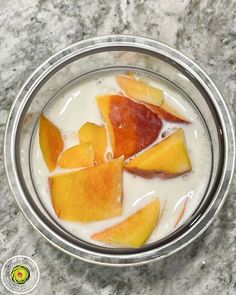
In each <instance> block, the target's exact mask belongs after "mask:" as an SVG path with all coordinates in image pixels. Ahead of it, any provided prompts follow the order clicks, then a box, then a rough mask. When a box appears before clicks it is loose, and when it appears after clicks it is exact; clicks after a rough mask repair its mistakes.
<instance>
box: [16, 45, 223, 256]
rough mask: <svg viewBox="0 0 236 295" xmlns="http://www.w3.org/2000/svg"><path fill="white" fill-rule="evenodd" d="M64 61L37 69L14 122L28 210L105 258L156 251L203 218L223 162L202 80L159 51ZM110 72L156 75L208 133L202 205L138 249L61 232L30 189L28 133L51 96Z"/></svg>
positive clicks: (106, 52)
mask: <svg viewBox="0 0 236 295" xmlns="http://www.w3.org/2000/svg"><path fill="white" fill-rule="evenodd" d="M63 59H64V60H62V61H61V62H60V63H58V65H57V64H56V62H55V63H54V62H53V60H52V61H51V63H52V64H53V65H54V67H53V69H50V70H49V68H48V69H42V73H43V77H42V76H41V80H40V82H38V81H33V82H32V83H35V85H36V86H35V87H34V89H32V91H30V92H28V93H27V94H26V99H25V102H23V103H22V107H21V113H20V116H19V118H18V126H17V131H16V141H15V142H16V143H15V160H16V167H17V174H18V177H19V180H20V183H21V187H22V190H23V191H24V195H25V198H26V199H27V202H28V203H29V204H30V206H31V208H33V210H34V213H35V215H36V216H37V217H38V218H39V219H40V220H41V222H43V223H44V224H46V225H47V226H48V227H49V228H50V229H51V230H52V232H54V233H56V234H57V235H58V236H59V237H61V238H62V239H64V240H66V241H68V242H70V243H71V244H73V245H75V246H78V247H80V248H81V247H82V248H85V249H88V250H90V251H94V252H96V253H106V254H109V253H111V254H132V253H136V252H139V253H140V252H145V251H148V250H151V249H157V248H158V247H161V246H162V245H165V244H167V243H171V242H172V241H173V240H175V239H177V238H178V237H179V236H183V235H184V234H185V233H186V232H187V231H188V229H189V228H190V227H192V226H193V225H194V223H195V222H196V221H197V220H198V219H199V218H200V216H201V215H202V214H204V212H205V210H206V209H207V208H208V206H209V204H210V203H211V201H212V198H213V197H214V195H215V193H216V191H217V188H218V184H219V180H220V178H221V171H222V167H223V159H224V138H223V131H222V130H223V128H222V125H221V119H220V118H219V114H218V111H217V109H216V107H215V105H214V103H213V102H212V99H211V97H210V94H209V93H208V92H207V91H206V90H205V88H204V86H203V84H202V83H201V81H199V80H197V79H196V78H195V77H194V76H193V75H192V74H191V72H190V71H189V69H188V68H186V66H183V65H181V63H178V62H176V61H175V60H174V59H171V58H168V57H167V56H165V55H164V54H161V53H160V52H153V51H151V50H149V49H143V48H138V47H135V46H133V47H132V46H129V47H126V46H117V47H116V46H114V45H113V46H111V47H109V46H108V47H105V48H97V49H93V50H89V51H87V52H82V53H81V52H80V53H78V54H76V52H75V53H73V54H72V55H70V54H68V55H67V54H66V53H65V52H64V56H63ZM109 69H119V70H120V69H131V70H132V69H133V70H135V71H146V72H147V73H149V74H153V75H158V76H159V77H161V78H162V79H165V80H166V81H168V83H171V84H172V85H173V87H177V88H178V89H179V90H180V91H182V92H183V93H184V94H185V96H186V98H187V99H189V100H190V101H191V103H192V104H194V106H195V107H196V109H197V110H198V112H199V114H200V115H201V117H202V119H203V121H204V123H205V127H206V129H207V131H208V134H209V139H210V142H211V149H212V173H211V177H210V180H209V185H208V188H207V191H206V194H205V196H204V198H203V199H202V202H201V203H200V204H199V206H198V208H197V209H196V211H195V212H194V213H193V215H192V216H191V218H190V219H189V220H188V221H187V222H186V223H185V224H183V225H182V226H181V227H180V228H178V229H177V230H176V231H175V232H173V233H172V234H170V235H169V236H167V237H166V238H163V239H162V240H159V241H157V242H154V243H152V244H148V245H145V246H143V247H142V248H140V249H138V250H137V249H128V248H127V249H126V248H106V247H101V246H97V245H93V244H90V243H88V242H85V241H83V240H81V239H79V238H77V237H75V236H73V235H72V234H70V233H69V232H67V231H66V230H65V229H63V228H62V227H61V226H60V225H59V224H58V223H57V221H56V220H55V219H53V218H52V216H51V215H50V214H49V213H48V212H47V210H46V208H45V207H44V205H43V203H42V202H41V200H40V197H39V195H38V194H37V191H36V189H35V185H34V181H33V177H32V171H31V168H30V167H31V165H30V155H31V144H32V134H33V132H34V128H35V126H36V125H37V122H38V119H39V116H40V114H41V112H42V110H43V109H44V108H45V107H46V105H47V104H48V103H49V102H50V101H51V100H52V99H53V98H54V97H55V95H56V94H57V93H58V91H61V89H62V88H64V87H67V86H68V85H70V83H74V82H75V81H76V80H77V79H79V78H81V77H82V76H86V75H89V74H91V73H94V72H97V71H104V70H109Z"/></svg>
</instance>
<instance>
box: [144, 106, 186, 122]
mask: <svg viewBox="0 0 236 295" xmlns="http://www.w3.org/2000/svg"><path fill="white" fill-rule="evenodd" d="M145 105H146V106H147V107H148V108H149V109H150V110H152V111H153V112H154V113H156V114H157V115H158V116H159V117H160V118H162V119H163V120H166V121H168V122H173V123H183V124H190V123H191V122H190V121H189V120H188V119H187V118H185V117H184V116H183V115H182V114H180V113H179V112H178V111H177V110H176V109H175V108H174V107H172V106H171V105H169V104H168V103H167V102H163V104H162V105H161V106H154V105H151V104H145Z"/></svg>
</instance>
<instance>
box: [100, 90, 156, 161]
mask: <svg viewBox="0 0 236 295" xmlns="http://www.w3.org/2000/svg"><path fill="white" fill-rule="evenodd" d="M97 102H98V106H99V109H100V111H101V113H102V116H103V118H104V119H105V121H106V122H107V126H108V130H109V133H110V138H111V144H112V149H113V154H114V157H115V158H116V157H119V156H121V155H124V157H125V159H127V158H129V157H130V156H132V155H134V154H136V153H137V152H139V151H141V150H142V149H144V148H145V147H147V146H148V145H150V144H151V143H152V142H153V141H155V140H156V138H157V137H158V135H159V133H160V130H161V128H162V122H161V119H160V118H159V117H158V115H157V114H155V113H153V112H152V111H151V110H149V108H147V107H146V106H144V105H142V104H140V103H136V102H134V101H132V100H131V99H129V98H128V97H125V96H121V95H102V96H98V97H97Z"/></svg>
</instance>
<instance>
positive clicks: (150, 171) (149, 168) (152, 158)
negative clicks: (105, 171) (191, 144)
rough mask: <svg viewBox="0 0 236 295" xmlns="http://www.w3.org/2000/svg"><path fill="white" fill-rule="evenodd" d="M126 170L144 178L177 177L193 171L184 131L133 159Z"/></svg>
mask: <svg viewBox="0 0 236 295" xmlns="http://www.w3.org/2000/svg"><path fill="white" fill-rule="evenodd" d="M125 168H126V169H127V170H129V171H131V172H133V173H136V174H138V175H141V176H143V177H153V176H155V175H157V176H159V177H162V178H170V177H176V176H179V175H181V174H184V173H186V172H188V171H190V170H191V161H190V158H189V155H188V150H187V146H186V143H185V136H184V131H183V130H182V129H181V128H179V129H177V131H175V132H174V133H173V134H171V135H170V136H168V137H166V138H165V139H164V140H162V141H161V142H159V143H158V144H156V145H154V146H153V147H151V148H150V149H148V150H146V151H145V152H144V153H142V154H141V155H138V156H137V157H136V158H134V159H132V160H131V161H130V162H128V163H127V164H126V165H125Z"/></svg>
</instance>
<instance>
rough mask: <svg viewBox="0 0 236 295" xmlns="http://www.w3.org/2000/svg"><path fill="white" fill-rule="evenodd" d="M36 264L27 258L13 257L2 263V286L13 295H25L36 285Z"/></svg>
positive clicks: (37, 275) (37, 271)
mask: <svg viewBox="0 0 236 295" xmlns="http://www.w3.org/2000/svg"><path fill="white" fill-rule="evenodd" d="M39 277H40V273H39V268H38V266H37V264H36V263H35V262H34V261H33V260H32V259H31V258H29V257H26V256H14V257H12V258H10V259H9V260H7V262H5V263H4V265H3V267H2V271H1V279H2V282H3V285H4V286H5V287H6V288H7V289H8V290H9V291H11V292H12V293H14V294H26V293H28V292H30V291H32V290H33V289H34V288H35V287H36V286H37V284H38V281H39Z"/></svg>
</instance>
